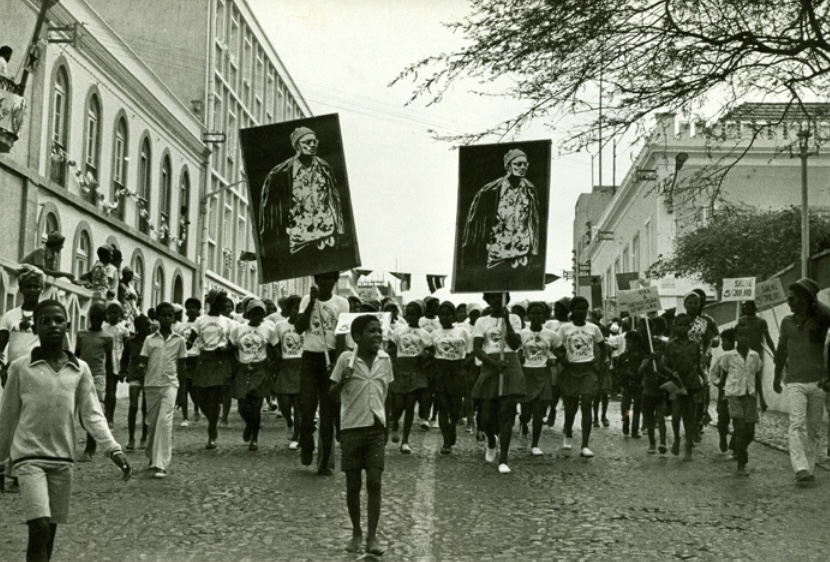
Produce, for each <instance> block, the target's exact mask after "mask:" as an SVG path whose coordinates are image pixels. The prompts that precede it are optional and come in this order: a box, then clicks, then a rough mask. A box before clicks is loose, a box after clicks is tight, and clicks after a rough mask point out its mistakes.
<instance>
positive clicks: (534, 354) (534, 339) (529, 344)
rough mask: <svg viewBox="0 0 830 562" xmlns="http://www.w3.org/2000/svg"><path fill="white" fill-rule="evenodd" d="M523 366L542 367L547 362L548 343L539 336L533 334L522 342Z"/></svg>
mask: <svg viewBox="0 0 830 562" xmlns="http://www.w3.org/2000/svg"><path fill="white" fill-rule="evenodd" d="M523 347H524V355H525V364H526V365H528V366H533V367H543V366H545V364H547V361H548V347H549V345H548V342H547V341H546V340H545V339H544V338H543V337H541V336H540V335H539V334H533V335H532V336H530V337H528V338H527V339H526V340H525V342H524V346H523Z"/></svg>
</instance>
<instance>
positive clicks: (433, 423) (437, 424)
mask: <svg viewBox="0 0 830 562" xmlns="http://www.w3.org/2000/svg"><path fill="white" fill-rule="evenodd" d="M432 428H433V429H440V428H441V424H440V423H438V422H437V421H434V422H432Z"/></svg>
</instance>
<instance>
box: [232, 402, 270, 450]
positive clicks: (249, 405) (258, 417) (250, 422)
mask: <svg viewBox="0 0 830 562" xmlns="http://www.w3.org/2000/svg"><path fill="white" fill-rule="evenodd" d="M263 400H264V398H260V397H259V396H254V395H253V394H249V395H247V396H246V397H245V398H242V399H239V400H237V404H238V408H239V415H240V416H241V417H242V419H243V420H245V428H246V429H247V430H248V432H250V434H251V441H253V442H254V443H256V441H257V437H258V436H259V428H260V425H261V424H262V401H263Z"/></svg>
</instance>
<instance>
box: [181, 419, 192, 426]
mask: <svg viewBox="0 0 830 562" xmlns="http://www.w3.org/2000/svg"><path fill="white" fill-rule="evenodd" d="M188 426H190V424H189V423H188V422H187V420H182V423H180V424H179V427H188Z"/></svg>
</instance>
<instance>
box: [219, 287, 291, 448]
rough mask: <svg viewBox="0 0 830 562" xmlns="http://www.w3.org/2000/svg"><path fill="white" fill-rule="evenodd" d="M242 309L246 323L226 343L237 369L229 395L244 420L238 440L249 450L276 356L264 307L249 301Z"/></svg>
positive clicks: (256, 433) (253, 444) (274, 333)
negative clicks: (233, 352)
mask: <svg viewBox="0 0 830 562" xmlns="http://www.w3.org/2000/svg"><path fill="white" fill-rule="evenodd" d="M245 308H246V313H247V316H246V317H247V318H248V321H247V322H246V323H244V324H237V325H236V326H234V327H233V329H232V330H231V336H230V344H231V348H232V349H234V350H235V351H236V360H237V368H236V373H235V375H234V377H233V382H232V383H231V393H232V395H233V397H234V398H236V400H237V403H238V405H239V415H240V416H242V419H243V420H245V430H244V431H243V432H242V439H243V440H244V441H245V442H246V443H248V450H249V451H256V450H257V449H258V444H257V440H258V437H259V427H260V423H261V420H262V418H261V416H262V403H263V401H264V400H265V398H267V397H268V396H270V395H271V376H270V374H269V371H270V367H271V364H272V363H273V361H274V359H275V358H276V355H277V344H278V343H279V338H278V336H277V330H276V326H274V324H273V323H272V322H264V320H265V304H264V303H263V302H262V301H261V300H259V299H252V300H250V301H249V302H248V304H247V306H246V307H245Z"/></svg>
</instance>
